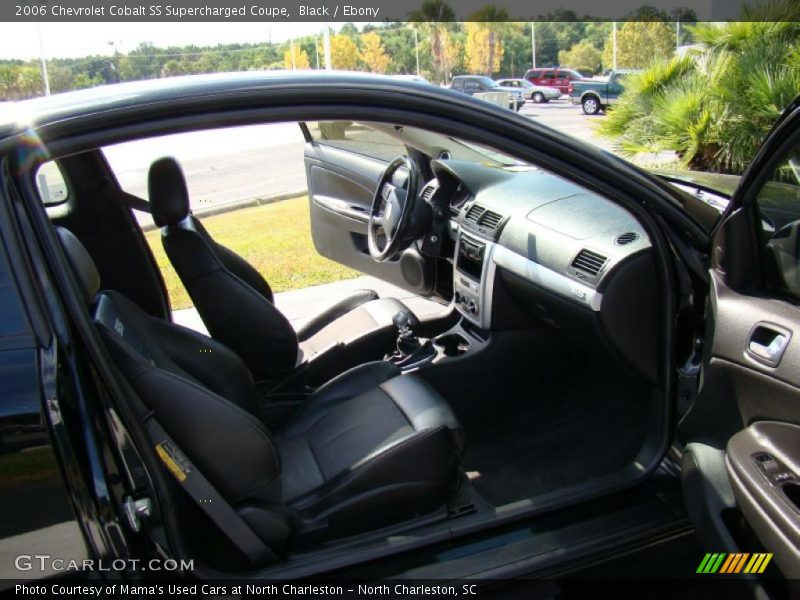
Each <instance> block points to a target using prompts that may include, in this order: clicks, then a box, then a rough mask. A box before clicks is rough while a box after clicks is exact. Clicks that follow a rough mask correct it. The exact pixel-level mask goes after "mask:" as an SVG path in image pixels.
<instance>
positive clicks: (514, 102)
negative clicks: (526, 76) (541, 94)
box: [450, 75, 525, 110]
mask: <svg viewBox="0 0 800 600" xmlns="http://www.w3.org/2000/svg"><path fill="white" fill-rule="evenodd" d="M450 89H451V90H456V91H457V92H463V93H465V94H469V95H470V96H472V95H474V94H485V93H490V92H503V93H507V94H509V97H508V107H509V108H511V109H513V110H519V109H520V108H522V106H523V105H524V104H525V96H524V94H523V91H522V90H520V89H511V88H507V87H501V86H500V85H498V83H497V82H496V81H495V80H494V79H492V78H491V77H487V76H485V75H456V76H455V77H453V79H452V80H451V82H450Z"/></svg>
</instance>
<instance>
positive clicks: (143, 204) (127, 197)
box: [94, 178, 153, 214]
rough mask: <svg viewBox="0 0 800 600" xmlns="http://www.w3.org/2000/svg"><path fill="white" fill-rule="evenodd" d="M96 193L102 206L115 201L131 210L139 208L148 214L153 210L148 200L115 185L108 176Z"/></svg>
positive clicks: (138, 209)
mask: <svg viewBox="0 0 800 600" xmlns="http://www.w3.org/2000/svg"><path fill="white" fill-rule="evenodd" d="M94 194H95V195H96V196H97V197H98V198H99V199H100V203H101V206H102V204H103V203H104V202H109V203H111V202H113V203H115V204H121V205H122V206H124V207H126V208H130V209H131V210H137V211H139V212H143V213H147V214H151V213H152V212H153V211H152V209H151V207H150V203H149V202H148V201H147V200H145V199H144V198H139V196H136V195H134V194H129V193H128V192H126V191H125V190H123V189H121V188H118V187H115V186H113V185H112V184H111V182H110V181H109V180H108V179H107V178H103V180H102V181H101V183H100V186H99V187H98V188H97V190H96V191H95V192H94Z"/></svg>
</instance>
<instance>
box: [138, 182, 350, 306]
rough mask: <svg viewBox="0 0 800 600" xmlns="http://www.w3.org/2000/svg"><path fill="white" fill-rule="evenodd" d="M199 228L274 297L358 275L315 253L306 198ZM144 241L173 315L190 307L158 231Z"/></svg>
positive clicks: (217, 218) (253, 209)
mask: <svg viewBox="0 0 800 600" xmlns="http://www.w3.org/2000/svg"><path fill="white" fill-rule="evenodd" d="M203 225H205V227H206V229H208V232H209V233H210V234H211V236H212V237H213V238H214V239H215V240H216V241H217V242H219V243H220V244H222V245H223V246H227V247H228V248H230V249H231V250H233V251H234V252H236V253H237V254H239V255H240V256H241V257H242V258H244V259H245V260H246V261H247V262H249V263H250V264H251V265H253V266H254V267H255V268H256V269H257V270H258V271H259V273H261V275H263V276H264V278H265V279H266V280H267V281H268V282H269V284H270V287H272V291H273V292H275V293H277V292H285V291H286V290H296V289H300V288H304V287H308V286H312V285H319V284H321V283H330V282H332V281H340V280H342V279H350V278H353V277H358V276H359V275H361V273H359V272H357V271H354V270H352V269H349V268H347V267H344V266H342V265H340V264H338V263H335V262H333V261H330V260H328V259H327V258H323V257H322V256H320V255H319V254H317V251H316V250H315V249H314V244H313V242H312V241H311V223H310V215H309V211H308V197H307V196H302V197H300V198H293V199H291V200H284V201H282V202H276V203H274V204H267V205H265V206H255V207H250V208H242V209H240V210H235V211H232V212H228V213H224V214H221V215H215V216H212V217H206V218H204V219H203ZM146 237H147V241H148V243H149V244H150V248H152V250H153V254H154V255H155V257H156V262H157V263H158V266H159V268H160V269H161V273H162V275H163V276H164V283H166V285H167V293H168V294H169V299H170V303H171V304H172V310H178V309H181V308H188V307H190V306H192V301H191V299H190V298H189V295H188V294H187V293H186V290H185V289H184V288H183V285H182V284H181V280H180V279H179V278H178V274H177V273H176V272H175V269H173V268H172V265H171V264H170V262H169V259H168V258H167V255H166V253H165V252H164V248H163V246H162V245H161V232H160V231H159V230H154V231H148V232H147V233H146Z"/></svg>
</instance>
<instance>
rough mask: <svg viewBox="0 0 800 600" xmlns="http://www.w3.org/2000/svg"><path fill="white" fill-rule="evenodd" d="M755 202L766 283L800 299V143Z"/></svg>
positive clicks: (762, 189)
mask: <svg viewBox="0 0 800 600" xmlns="http://www.w3.org/2000/svg"><path fill="white" fill-rule="evenodd" d="M756 205H757V208H758V212H759V214H760V216H761V228H762V236H763V242H764V245H765V250H766V251H765V252H764V261H765V265H764V271H765V278H766V282H767V286H768V287H769V288H770V289H772V290H773V291H777V292H780V293H784V294H789V295H791V296H793V297H794V298H795V299H797V300H800V143H799V144H796V145H795V147H794V148H793V149H792V150H791V152H789V154H788V155H787V157H786V158H785V160H783V161H782V162H781V164H780V165H779V166H778V167H777V168H776V169H775V170H774V171H773V173H772V174H771V176H770V178H769V180H768V181H767V182H766V183H765V184H764V186H763V187H762V188H761V190H760V191H759V193H758V196H757V198H756Z"/></svg>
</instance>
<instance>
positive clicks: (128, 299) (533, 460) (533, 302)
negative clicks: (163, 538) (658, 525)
mask: <svg viewBox="0 0 800 600" xmlns="http://www.w3.org/2000/svg"><path fill="white" fill-rule="evenodd" d="M299 126H300V128H301V130H302V132H303V136H304V139H305V150H304V163H305V164H304V167H305V174H306V182H307V187H308V207H309V211H310V218H311V235H312V239H313V242H314V246H315V248H316V250H317V252H319V254H320V255H322V256H324V257H326V258H328V259H330V260H332V261H335V262H338V263H341V264H343V265H347V266H349V267H351V268H353V269H355V270H357V271H359V272H361V273H364V274H368V275H372V276H374V277H377V278H379V279H381V280H384V281H387V282H390V283H392V284H394V285H396V286H398V287H401V288H404V289H406V290H408V291H409V292H412V293H414V294H416V295H418V296H422V297H428V298H433V299H435V300H436V301H437V302H439V303H440V304H441V305H442V310H441V311H439V312H438V313H436V314H435V315H433V316H430V315H427V316H425V317H420V316H418V315H416V314H415V313H414V311H413V310H412V309H411V308H409V306H408V305H407V304H405V303H403V302H401V301H399V300H398V299H396V298H390V297H378V294H376V293H375V292H374V291H372V290H359V291H357V292H354V293H351V294H348V295H346V296H344V297H341V298H332V299H331V302H330V305H329V307H328V308H326V309H325V310H322V311H321V312H319V313H318V314H315V315H313V316H312V317H311V319H310V320H309V321H308V322H307V323H306V324H305V325H304V326H302V327H301V328H298V329H297V330H295V328H294V327H293V326H292V324H291V323H290V322H289V320H288V319H287V317H286V316H285V315H283V314H282V313H281V312H280V311H279V310H278V309H277V308H276V306H275V303H274V294H273V292H272V288H271V287H270V283H269V282H268V281H266V280H265V278H264V277H263V276H262V274H260V273H259V272H258V271H257V270H256V269H255V268H254V267H253V266H252V265H251V264H249V263H248V261H247V260H245V259H244V258H243V257H241V256H239V255H238V254H237V253H235V252H234V251H232V250H231V249H229V248H226V247H225V246H224V245H222V244H221V243H219V242H218V241H215V240H214V238H213V237H212V235H211V234H210V233H209V232H208V231H207V229H206V228H205V227H204V225H203V216H202V214H198V211H196V210H195V209H196V207H197V205H196V203H194V202H193V200H192V198H191V197H190V194H189V191H188V190H189V187H187V183H186V175H185V174H184V172H183V169H182V167H181V164H180V163H179V162H178V161H177V160H176V159H175V158H173V157H169V156H165V157H159V158H158V159H157V160H154V161H153V163H152V165H151V166H150V168H149V171H148V173H147V179H146V182H143V183H142V185H143V186H145V185H146V187H147V191H148V194H147V195H148V199H147V200H145V199H144V198H142V197H139V196H137V195H135V194H132V193H130V192H128V191H125V190H124V189H123V188H122V187H121V185H120V183H119V180H118V178H117V175H116V174H115V172H114V170H113V168H112V167H111V165H110V163H109V161H108V160H107V159H106V156H105V154H104V151H103V148H94V149H87V150H85V151H82V152H79V153H76V154H71V155H67V156H62V157H56V158H55V159H54V163H55V164H56V165H57V167H58V170H59V172H60V174H61V176H62V177H63V180H64V185H65V189H66V193H64V194H62V195H61V196H58V195H56V196H57V197H56V199H55V200H53V199H52V198H51V194H50V192H49V191H43V192H42V196H43V200H44V201H45V206H46V210H47V213H48V216H49V217H50V220H51V222H52V224H53V225H54V226H55V227H56V229H57V232H58V235H59V238H60V240H61V242H62V245H63V249H64V252H65V255H66V257H67V259H68V262H69V264H70V266H71V268H72V271H73V274H74V280H75V285H76V290H79V292H80V294H81V297H82V298H83V300H84V303H85V307H86V310H87V311H88V313H89V314H90V316H91V318H92V320H93V322H94V324H95V325H96V328H97V330H98V331H99V333H100V336H101V339H102V341H103V342H104V344H105V347H106V349H107V352H108V356H109V357H110V358H111V360H112V362H113V364H114V365H115V367H116V369H118V371H119V373H120V375H121V376H122V378H123V379H124V380H125V381H126V382H127V384H128V386H129V387H130V389H131V390H132V392H133V396H134V397H135V398H136V400H135V406H134V410H135V412H136V413H137V414H138V415H139V416H140V418H141V423H140V425H142V426H143V427H145V428H147V429H148V430H151V431H156V430H157V431H159V432H163V440H164V441H163V443H161V444H157V445H156V448H155V450H154V451H155V452H156V453H157V454H158V456H159V458H160V460H161V462H162V463H163V464H164V466H165V468H166V469H167V471H169V472H170V473H171V474H172V475H174V477H170V478H168V479H167V480H168V481H170V484H171V486H170V490H169V501H168V502H165V501H163V499H162V510H168V511H171V512H172V513H173V515H174V516H175V518H176V519H178V521H179V522H180V523H181V527H180V533H181V537H182V540H181V541H182V545H181V547H183V548H186V549H188V552H189V553H190V554H191V555H192V556H196V557H198V558H200V559H201V560H202V561H203V562H204V563H205V564H207V565H209V566H210V567H211V568H213V569H218V570H221V571H228V570H230V571H240V572H242V571H249V572H260V573H263V572H265V571H269V572H274V573H278V574H290V573H291V569H292V568H293V567H295V566H297V565H307V564H309V563H314V562H319V563H321V562H323V561H324V559H325V558H326V557H327V558H328V559H329V558H330V557H331V556H333V555H335V553H338V552H342V551H343V549H348V548H349V549H362V550H363V549H364V548H373V549H375V548H379V547H384V546H387V545H391V544H392V543H394V542H395V541H396V540H398V539H400V538H403V537H406V538H409V537H415V538H425V537H430V538H431V539H433V538H437V539H442V536H452V535H457V534H458V532H460V531H463V532H466V531H475V530H477V529H480V528H483V527H488V526H492V525H494V524H498V523H501V522H506V521H508V520H511V519H514V518H519V516H520V515H525V514H532V512H536V511H543V510H546V509H548V508H553V507H556V506H563V505H565V504H568V503H574V502H577V501H580V500H585V499H587V498H592V497H595V496H599V495H601V494H604V493H608V492H609V491H611V490H620V489H624V488H625V487H626V486H631V485H633V484H635V483H636V482H638V481H640V480H641V479H642V478H643V477H645V476H647V474H648V473H650V472H652V470H653V469H655V468H657V466H658V464H659V462H660V461H661V458H662V456H663V452H664V443H665V436H666V433H665V432H666V431H667V426H668V425H667V421H668V414H669V412H668V402H667V400H666V398H665V395H664V390H665V387H664V378H665V373H664V368H663V364H664V352H665V351H666V350H665V348H666V347H665V343H664V323H665V322H666V318H665V314H666V308H665V300H664V298H665V294H666V292H665V282H664V281H663V277H662V275H661V272H660V271H659V268H658V267H657V264H656V259H655V256H654V254H655V253H654V251H653V247H652V245H651V239H650V237H649V235H648V232H647V231H648V230H647V229H646V228H645V226H644V225H643V224H642V223H640V222H639V221H638V220H637V218H636V217H635V216H634V215H633V214H631V213H630V212H629V211H627V210H626V209H624V208H623V207H621V206H620V205H619V204H618V203H617V202H615V200H614V198H611V197H604V196H602V195H599V194H597V193H595V192H592V191H589V190H587V189H585V188H583V187H581V186H579V185H577V184H576V183H573V182H571V181H568V180H566V179H563V178H561V177H558V176H556V175H554V174H551V173H549V172H547V171H545V170H543V169H541V168H539V167H537V166H536V165H532V164H528V163H524V162H522V161H519V160H517V159H514V158H513V157H510V156H507V155H506V154H503V153H501V152H498V151H495V150H493V149H490V148H487V147H484V146H481V145H478V144H474V143H472V142H467V141H464V140H460V139H457V138H454V137H450V136H448V135H445V134H442V133H438V132H433V131H428V130H425V129H422V128H418V127H412V126H406V125H399V124H395V123H383V122H363V123H362V122H346V123H345V122H341V123H339V122H321V123H310V122H309V123H300V124H299ZM376 139H378V140H386V143H385V144H383V145H381V146H380V152H378V151H375V150H374V148H376V147H378V144H376V143H375V140H376ZM398 148H400V151H398ZM39 189H40V191H42V188H41V186H40V188H39ZM143 213H144V214H149V215H150V217H151V218H152V221H153V223H154V226H155V227H157V228H158V229H160V232H161V243H162V244H163V248H164V250H165V252H166V254H167V256H168V259H169V261H170V263H171V265H172V267H173V268H174V269H175V271H176V272H177V274H178V276H179V278H180V282H181V284H182V285H183V286H184V288H185V289H186V291H187V293H188V295H189V297H190V298H191V300H192V303H193V305H194V308H195V309H196V311H197V313H198V314H199V316H200V318H201V319H202V322H203V323H204V325H205V327H206V329H207V332H208V335H205V334H204V333H200V332H198V331H193V330H191V329H189V328H186V327H183V326H181V325H178V324H176V323H175V322H174V321H173V316H172V311H171V309H170V299H169V298H168V296H167V293H166V288H165V284H164V280H163V276H162V274H161V272H160V271H159V268H158V266H157V264H156V262H155V259H154V256H153V253H152V251H151V249H150V247H149V246H148V244H147V242H146V240H145V236H144V232H143V225H142V222H140V220H139V219H138V217H137V215H141V214H143ZM263 234H264V235H265V236H272V235H280V232H279V231H274V230H271V229H269V228H268V227H265V230H264V233H263ZM153 427H154V428H157V429H151V428H153ZM186 465H191V467H192V469H194V471H195V472H196V473H197V474H199V475H198V477H201V478H202V481H203V485H204V486H207V489H211V490H213V493H215V494H218V496H214V497H219V498H220V499H221V501H220V503H221V504H224V505H225V510H226V511H227V512H226V515H228V516H227V517H226V518H229V519H230V520H229V521H228V523H234V524H235V527H236V528H238V530H244V531H245V533H243V534H242V536H243V537H244V536H248V539H250V540H251V541H252V544H251V545H250V549H249V550H247V549H243V545H242V544H238V543H236V541H235V540H232V539H231V535H230V534H226V533H225V532H223V531H221V529H220V526H219V521H217V520H216V519H215V518H214V517H213V516H210V515H209V514H208V513H207V512H205V509H203V508H202V507H201V506H198V505H197V503H196V502H194V501H193V499H192V497H191V495H190V494H187V493H186V490H185V489H184V481H183V480H182V479H181V477H182V476H183V477H184V478H185V476H186V473H187V472H189V471H191V469H189V468H188V467H186ZM189 481H193V479H192V478H190V479H189ZM198 485H199V484H198ZM209 493H211V492H209ZM231 527H232V528H233V527H234V525H231ZM253 536H255V540H253ZM373 555H374V554H373Z"/></svg>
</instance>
